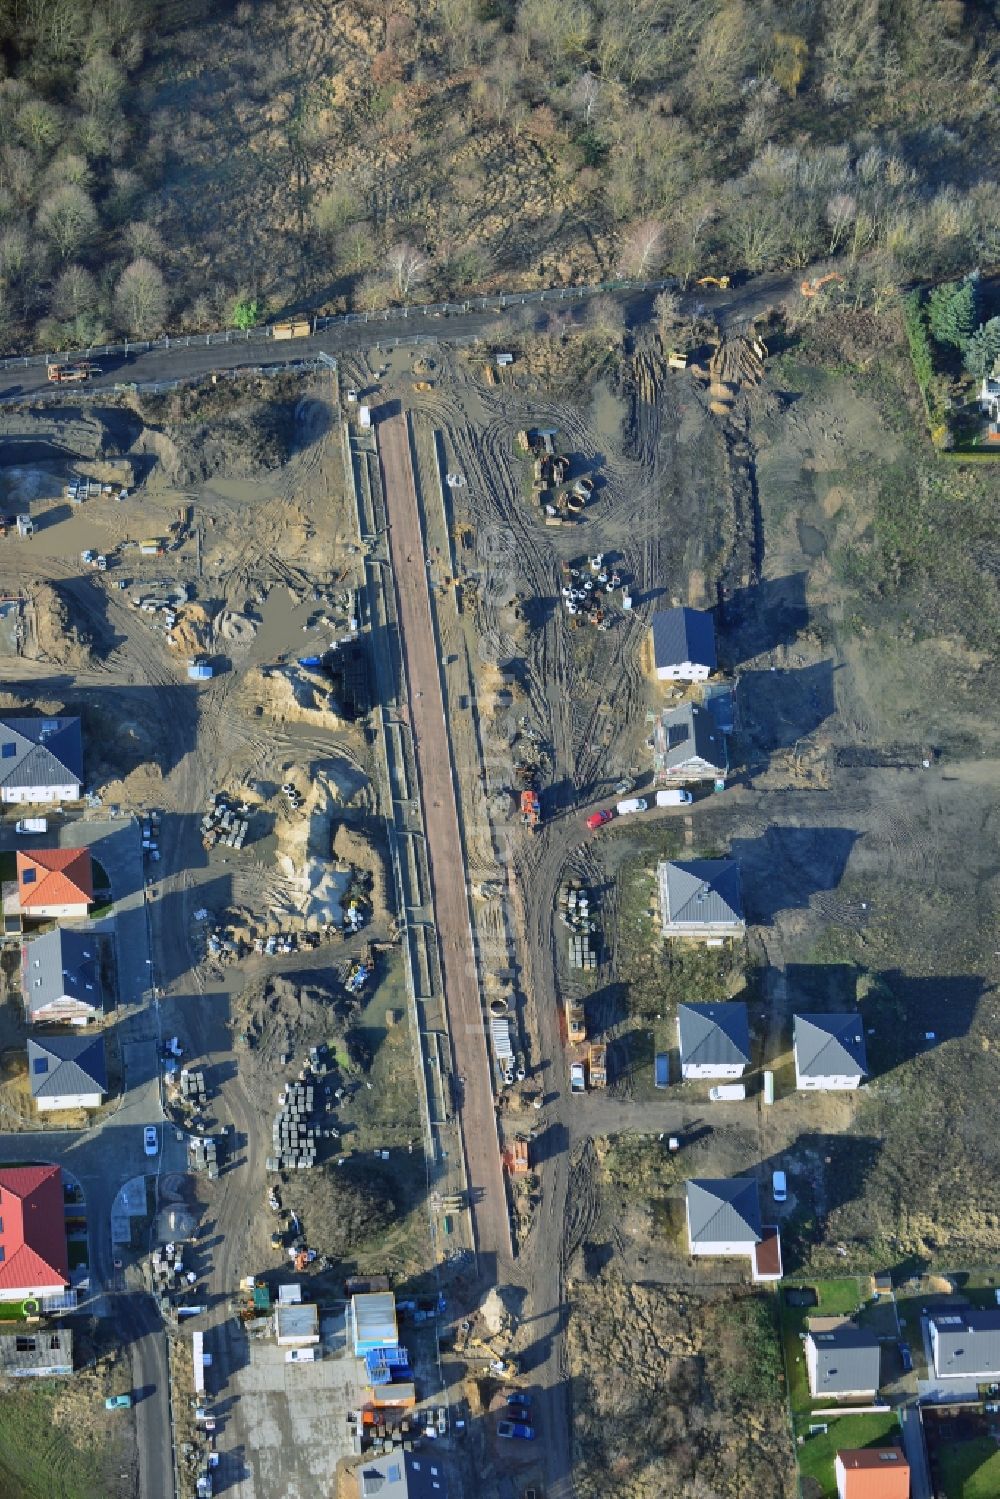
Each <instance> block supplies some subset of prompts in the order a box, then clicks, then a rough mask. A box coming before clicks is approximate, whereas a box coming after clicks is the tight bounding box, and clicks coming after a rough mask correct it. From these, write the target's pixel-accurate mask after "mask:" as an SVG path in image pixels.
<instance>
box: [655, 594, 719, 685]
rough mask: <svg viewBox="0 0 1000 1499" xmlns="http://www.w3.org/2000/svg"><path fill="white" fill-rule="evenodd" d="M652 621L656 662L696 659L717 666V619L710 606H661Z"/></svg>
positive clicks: (698, 661) (672, 662)
mask: <svg viewBox="0 0 1000 1499" xmlns="http://www.w3.org/2000/svg"><path fill="white" fill-rule="evenodd" d="M650 625H651V628H652V631H653V664H654V666H656V667H661V666H679V665H680V664H681V663H682V662H684V661H693V662H695V663H696V664H697V665H699V666H707V667H708V668H709V670H710V671H714V670H715V668H716V666H717V665H718V658H717V656H716V654H715V621H714V620H713V618H712V616H711V614H710V613H709V612H708V610H707V609H658V610H657V611H656V613H655V614H654V615H653V618H652V620H651V621H650Z"/></svg>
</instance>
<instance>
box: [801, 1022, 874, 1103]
mask: <svg viewBox="0 0 1000 1499" xmlns="http://www.w3.org/2000/svg"><path fill="white" fill-rule="evenodd" d="M792 1051H793V1053H794V1056H795V1086H796V1088H808V1089H810V1090H813V1091H819V1092H830V1091H832V1090H835V1089H847V1088H860V1087H861V1081H862V1078H865V1077H867V1076H868V1058H867V1053H866V1051H865V1030H864V1026H863V1025H862V1023H861V1016H860V1015H859V1014H858V1013H857V1011H854V1012H853V1013H847V1014H836V1015H795V1016H793V1017H792Z"/></svg>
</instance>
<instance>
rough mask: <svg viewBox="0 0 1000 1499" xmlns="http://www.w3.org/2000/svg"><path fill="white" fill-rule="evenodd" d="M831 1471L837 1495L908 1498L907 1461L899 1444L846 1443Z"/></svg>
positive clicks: (846, 1497)
mask: <svg viewBox="0 0 1000 1499" xmlns="http://www.w3.org/2000/svg"><path fill="white" fill-rule="evenodd" d="M833 1471H834V1474H835V1476H836V1479H837V1499H910V1465H909V1463H908V1462H907V1461H906V1458H905V1457H904V1456H903V1454H902V1452H900V1450H899V1448H898V1447H847V1448H844V1450H843V1451H841V1452H838V1453H837V1457H836V1461H835V1462H834V1465H833Z"/></svg>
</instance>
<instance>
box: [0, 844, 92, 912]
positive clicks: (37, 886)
mask: <svg viewBox="0 0 1000 1499" xmlns="http://www.w3.org/2000/svg"><path fill="white" fill-rule="evenodd" d="M16 863H17V904H18V909H19V911H20V914H21V916H22V917H38V918H42V917H54V918H56V919H57V920H60V919H63V918H66V919H72V918H73V917H85V916H86V914H87V912H88V910H89V909H90V907H91V905H93V901H94V873H93V869H92V867H91V863H90V850H89V849H87V848H38V849H33V850H32V851H31V852H30V853H28V851H27V850H26V849H19V850H18V853H17V860H16ZM6 909H7V905H6V902H5V904H4V910H6Z"/></svg>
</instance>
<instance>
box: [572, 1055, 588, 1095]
mask: <svg viewBox="0 0 1000 1499" xmlns="http://www.w3.org/2000/svg"><path fill="white" fill-rule="evenodd" d="M569 1088H570V1092H571V1093H586V1091H587V1076H586V1073H585V1072H584V1070H583V1063H582V1062H571V1063H570V1067H569Z"/></svg>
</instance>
